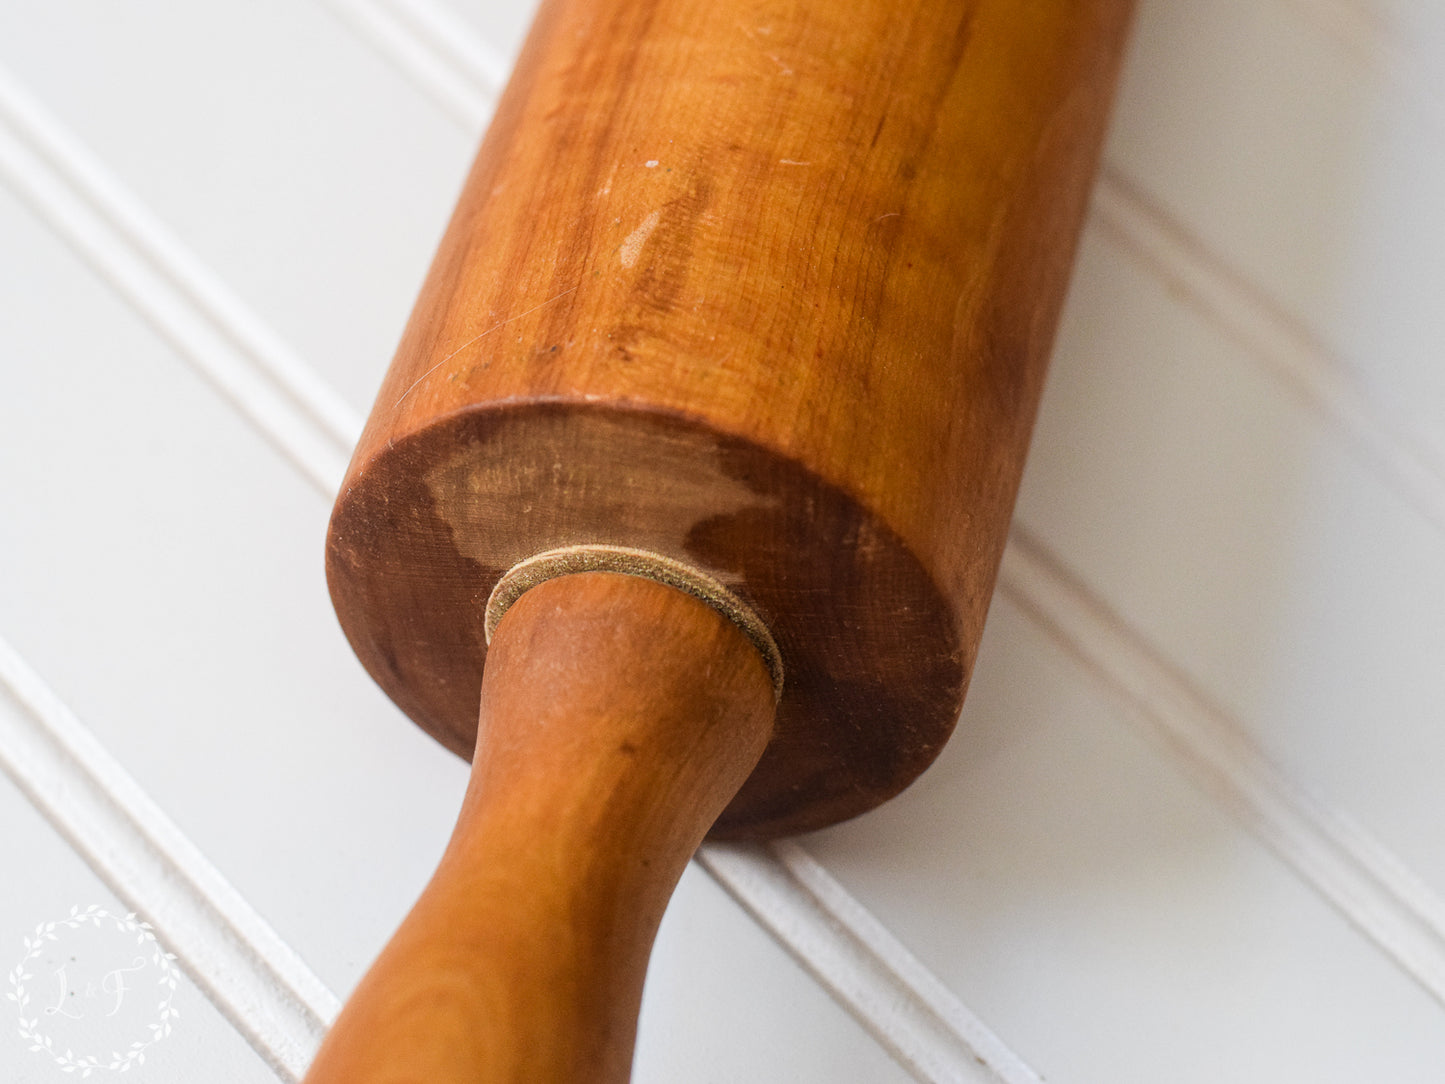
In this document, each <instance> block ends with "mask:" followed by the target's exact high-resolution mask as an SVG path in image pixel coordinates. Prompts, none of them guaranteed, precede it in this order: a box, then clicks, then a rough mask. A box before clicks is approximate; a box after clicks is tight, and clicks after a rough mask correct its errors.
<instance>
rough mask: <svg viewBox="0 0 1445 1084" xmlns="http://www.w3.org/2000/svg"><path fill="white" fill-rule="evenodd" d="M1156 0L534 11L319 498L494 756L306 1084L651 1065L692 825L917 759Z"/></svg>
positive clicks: (389, 665)
mask: <svg viewBox="0 0 1445 1084" xmlns="http://www.w3.org/2000/svg"><path fill="white" fill-rule="evenodd" d="M1130 6H1131V4H1130V2H1129V0H1045V2H1040V3H1034V4H1018V3H1014V2H1012V0H974V2H967V0H910V2H908V3H905V4H901V5H900V4H898V3H895V2H892V0H839V2H835V3H820V4H812V5H801V4H795V3H787V4H784V3H779V2H777V0H723V2H718V0H546V2H544V3H543V5H542V8H541V10H540V12H539V14H538V16H537V19H536V22H535V24H534V26H533V29H532V32H531V34H530V36H529V38H528V40H527V43H526V45H525V47H524V50H523V52H522V55H521V57H520V59H519V61H518V64H517V67H516V71H515V73H514V75H513V78H512V81H511V83H510V84H509V86H508V88H507V90H506V92H505V94H504V95H503V97H502V99H501V102H500V104H499V106H498V109H497V113H496V117H495V119H494V121H493V123H492V126H491V129H490V131H489V132H488V134H487V136H486V139H485V141H484V143H483V145H482V148H481V151H480V153H479V155H478V157H477V160H476V164H475V166H474V167H473V169H472V172H471V175H470V177H469V178H468V180H467V183H466V186H465V189H464V191H463V193H462V196H461V199H460V202H459V204H458V207H457V209H456V212H455V214H454V216H453V218H452V221H451V223H450V225H449V227H448V229H447V232H446V235H445V236H444V238H443V240H442V242H441V246H440V249H439V251H438V253H437V256H436V259H435V261H434V263H433V265H432V268H431V271H430V273H429V275H428V277H427V280H426V282H425V285H424V286H423V289H422V292H421V296H420V299H419V301H418V302H417V305H416V308H415V310H414V312H413V315H412V318H411V321H410V323H409V325H408V327H407V330H406V333H405V335H404V337H403V340H402V343H401V346H400V348H399V350H398V353H397V356H396V359H395V361H394V362H393V364H392V367H391V370H390V372H389V373H388V375H387V378H386V381H385V383H384V384H383V386H382V388H381V392H380V394H379V396H378V398H377V401H376V405H375V407H374V408H373V411H372V413H371V416H370V419H369V421H368V424H367V427H366V430H365V432H364V434H363V435H362V438H361V441H360V444H359V445H358V447H357V449H356V453H355V456H354V458H353V460H352V463H351V467H350V470H349V472H348V474H347V477H346V480H345V482H344V484H343V487H342V490H341V494H340V496H339V497H338V499H337V504H336V508H335V511H334V513H333V517H332V522H331V529H330V534H329V537H328V544H327V574H328V579H329V582H330V586H331V592H332V597H333V600H334V602H335V605H336V609H337V613H338V616H339V617H340V620H341V623H342V626H343V628H344V630H345V632H346V634H347V636H348V638H349V640H350V641H351V644H352V646H353V647H354V648H355V650H356V652H357V654H358V656H359V657H360V659H361V660H362V662H363V663H364V665H365V666H366V668H367V669H368V671H369V672H370V673H371V674H372V676H373V677H374V678H375V679H376V680H377V681H378V682H379V683H380V684H381V686H382V687H383V688H384V689H385V690H386V691H387V693H388V694H389V695H390V696H391V697H392V698H393V699H394V700H395V701H396V702H397V704H399V705H400V706H401V707H402V708H403V709H404V710H405V711H406V712H407V714H408V715H410V716H411V717H412V718H413V719H414V720H415V721H416V722H417V723H419V724H420V725H421V726H422V727H424V728H425V729H426V730H427V731H428V732H430V733H431V734H432V735H434V736H435V737H436V738H437V739H438V740H439V741H441V742H442V743H443V744H444V745H446V746H447V747H448V748H450V749H452V750H454V751H455V752H457V753H458V754H461V755H463V756H468V757H474V759H473V773H472V782H471V786H470V789H469V791H468V795H467V799H466V804H465V807H464V809H463V812H462V817H461V821H460V822H459V824H458V828H457V833H456V835H455V836H454V837H453V840H452V843H451V846H450V847H449V848H448V851H447V854H446V857H445V858H444V860H443V862H442V865H441V868H440V869H439V870H438V873H437V875H436V877H435V878H434V879H433V881H432V883H431V884H430V885H429V886H428V888H427V889H426V891H425V893H424V894H423V896H422V898H421V900H420V901H419V902H418V904H417V906H416V908H415V910H414V911H413V912H412V914H411V915H410V916H409V917H408V919H407V921H406V924H405V925H404V926H403V927H402V930H401V932H400V933H399V934H398V935H397V938H396V940H395V941H393V943H392V945H391V946H390V947H389V948H388V949H387V950H386V952H385V953H384V954H383V956H382V957H381V958H380V960H378V962H377V964H376V966H375V967H374V968H373V969H372V971H371V972H370V973H369V974H368V975H367V977H366V979H364V980H363V982H362V985H361V987H360V988H359V989H358V991H357V993H356V995H355V997H354V998H353V1000H352V1002H351V1003H350V1004H349V1005H348V1007H347V1009H346V1010H345V1011H344V1012H343V1014H342V1017H341V1019H340V1021H339V1022H338V1025H337V1027H336V1028H335V1030H334V1031H333V1033H332V1035H331V1036H330V1037H328V1039H327V1042H326V1043H325V1045H324V1046H323V1048H322V1052H321V1054H320V1056H319V1057H318V1059H317V1062H316V1065H315V1066H314V1068H313V1070H312V1074H311V1076H310V1077H308V1079H309V1080H311V1081H313V1082H314V1084H320V1082H322V1081H340V1080H347V1081H381V1080H404V1079H405V1080H411V1079H417V1080H421V1079H425V1080H428V1081H439V1082H450V1081H457V1082H460V1081H464V1080H468V1081H470V1080H477V1081H487V1082H494V1081H514V1080H515V1081H521V1080H529V1081H542V1080H545V1081H558V1082H562V1081H579V1082H580V1081H583V1080H586V1081H620V1080H625V1079H626V1076H627V1072H628V1066H629V1063H630V1059H631V1049H632V1041H633V1029H634V1027H635V1015H636V1008H637V1004H638V998H639V997H640V991H641V983H642V975H643V973H644V972H645V969H646V959H647V953H648V951H649V949H650V945H651V941H652V936H653V933H654V932H655V929H656V925H657V921H658V919H659V918H660V916H661V913H662V909H663V907H664V905H665V903H666V899H667V896H668V895H669V894H670V892H671V890H672V887H673V885H674V884H675V882H676V880H677V877H678V876H679V875H680V873H681V870H682V868H683V865H684V864H685V862H686V859H687V857H688V856H689V855H690V854H691V853H692V851H693V849H694V848H695V847H696V846H697V844H698V842H700V841H701V839H702V838H703V836H704V835H705V834H706V833H708V832H711V833H712V834H713V835H714V836H716V837H729V838H763V837H767V836H772V835H778V834H781V833H786V832H796V831H804V830H808V829H812V828H817V827H821V826H824V825H827V824H831V823H834V822H836V821H838V820H841V819H844V818H846V817H850V816H853V815H855V814H857V813H860V812H863V811H864V810H867V809H869V808H871V807H873V806H875V805H877V804H879V803H880V802H882V801H885V800H886V799H888V798H889V797H891V796H892V795H894V794H896V793H897V792H898V791H899V790H901V789H902V788H903V787H904V786H906V785H907V784H908V783H909V782H910V781H911V780H912V779H914V778H915V777H916V776H917V775H918V773H919V772H921V771H922V770H923V769H924V768H925V767H927V765H928V764H929V763H930V762H931V761H932V760H933V758H934V757H935V756H936V755H937V753H938V751H939V750H940V749H941V747H942V745H943V743H944V741H945V740H946V739H947V737H948V735H949V733H950V731H951V730H952V728H953V726H954V722H955V720H956V719H957V716H958V711H959V707H960V704H961V702H962V697H963V693H964V689H965V686H966V684H967V678H968V674H969V671H970V667H971V665H972V660H973V656H974V652H975V650H976V647H977V644H978V639H979V636H980V634H981V631H982V625H983V619H984V614H985V611H986V609H987V605H988V600H989V597H990V594H991V592H992V587H993V580H994V576H995V574H996V571H997V566H998V562H999V559H1000V556H1001V553H1002V549H1003V544H1004V540H1005V537H1006V533H1007V525H1008V518H1009V514H1010V512H1011V509H1012V504H1013V500H1014V496H1015V493H1016V490H1017V487H1018V481H1019V476H1020V473H1021V470H1022V463H1023V458H1024V454H1025V451H1026V446H1027V441H1028V435H1029V430H1030V428H1031V426H1032V423H1033V417H1034V413H1035V410H1036V406H1037V402H1038V397H1039V393H1040V390H1041V386H1042V380H1043V374H1044V367H1045V363H1046V360H1047V356H1048V352H1049V349H1050V346H1051V341H1052V336H1053V332H1054V327H1055V324H1056V321H1057V317H1058V312H1059V309H1060V306H1061V304H1062V300H1063V295H1064V290H1065V286H1066V283H1067V274H1068V269H1069V266H1070V264H1071V262H1072V256H1073V251H1074V246H1075V244H1076V241H1077V235H1078V231H1079V225H1080V222H1081V219H1082V216H1083V211H1084V207H1085V203H1086V200H1087V196H1088V189H1089V184H1090V181H1091V178H1092V174H1093V170H1094V167H1095V164H1096V160H1097V156H1098V151H1099V145H1100V142H1101V137H1102V133H1103V129H1104V124H1105V120H1106V114H1107V108H1108V102H1109V98H1110V94H1111V91H1112V86H1113V82H1114V78H1115V74H1116V69H1117V65H1118V61H1119V56H1120V52H1121V49H1122V43H1123V39H1124V34H1125V29H1126V26H1127V21H1128V16H1129V9H1130ZM479 704H480V713H479V711H478V705H479Z"/></svg>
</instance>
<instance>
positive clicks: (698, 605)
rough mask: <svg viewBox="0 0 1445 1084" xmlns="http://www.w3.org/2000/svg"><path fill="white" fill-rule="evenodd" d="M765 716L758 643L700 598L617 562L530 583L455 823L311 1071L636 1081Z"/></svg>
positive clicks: (486, 689)
mask: <svg viewBox="0 0 1445 1084" xmlns="http://www.w3.org/2000/svg"><path fill="white" fill-rule="evenodd" d="M772 719H773V686H772V680H771V678H770V677H769V675H768V671H767V668H766V667H765V666H764V664H763V661H762V658H761V656H760V655H759V654H758V653H757V650H756V649H755V648H754V647H753V645H752V643H751V642H750V641H749V640H748V639H747V638H746V636H744V635H743V633H742V632H741V630H740V629H738V627H737V626H736V625H734V624H732V623H731V622H730V621H728V620H727V619H726V618H724V617H722V616H721V615H720V614H718V613H717V612H716V611H715V610H713V609H712V608H711V607H709V606H708V605H706V604H705V603H703V602H700V601H698V600H697V599H695V598H693V597H692V596H690V595H686V594H684V593H683V592H681V591H678V590H676V589H675V588H672V587H667V586H665V585H663V584H659V583H654V582H652V581H651V580H646V579H641V578H639V577H636V576H627V575H619V574H617V573H610V572H584V573H577V574H574V575H569V576H563V577H560V578H558V579H555V580H549V581H548V582H546V583H544V584H541V585H539V586H537V587H534V588H532V589H531V590H530V591H528V592H527V593H526V594H524V595H523V596H522V597H521V598H520V599H519V600H518V601H517V603H516V604H515V605H514V606H513V607H512V608H511V609H510V610H508V611H507V614H506V616H504V617H503V618H502V620H501V622H500V623H499V625H498V626H497V634H496V637H495V638H494V639H493V641H492V648H491V654H490V658H489V660H488V663H487V673H486V679H485V681H484V682H483V684H482V699H481V714H480V723H479V740H478V744H477V755H476V757H475V759H474V760H473V763H472V778H471V784H470V786H469V788H468V791H467V797H466V802H465V804H464V805H463V808H462V815H461V818H460V820H459V821H458V823H457V829H456V833H455V834H454V835H453V837H452V840H451V843H450V845H449V846H448V848H447V851H446V854H445V856H444V857H443V859H442V862H441V865H440V867H439V868H438V870H437V873H436V876H435V877H434V878H433V879H432V882H431V883H430V884H429V885H428V886H427V889H426V891H425V892H424V893H423V895H422V897H421V899H420V900H419V901H418V903H417V905H416V906H415V908H413V910H412V912H411V914H410V915H409V916H408V918H407V920H406V922H405V924H403V926H402V928H401V929H400V931H398V933H397V935H396V937H395V938H394V939H393V940H392V942H391V944H390V945H389V946H388V947H387V949H386V951H385V952H384V953H383V954H382V956H381V957H380V959H378V961H377V962H376V964H375V965H374V966H373V967H372V969H371V971H370V972H369V973H368V974H367V976H366V977H365V978H364V979H363V980H362V982H361V985H360V986H359V987H358V988H357V991H356V993H355V994H354V995H353V996H352V999H351V1000H350V1001H349V1002H348V1003H347V1007H346V1009H345V1010H344V1011H343V1012H342V1015H341V1017H340V1018H339V1019H338V1021H337V1023H336V1025H335V1027H334V1028H333V1029H332V1031H331V1033H330V1034H329V1035H328V1037H327V1039H326V1042H325V1043H324V1044H323V1046H322V1049H321V1052H320V1054H319V1055H318V1056H317V1060H316V1062H315V1064H314V1065H313V1067H312V1069H311V1072H310V1074H309V1075H308V1076H307V1078H306V1079H307V1081H308V1084H323V1082H333V1081H334V1082H338V1084H339V1082H342V1081H345V1082H347V1084H368V1082H376V1084H379V1082H382V1081H427V1082H429V1084H431V1082H434V1084H462V1082H468V1084H499V1082H502V1081H508V1082H518V1084H520V1082H522V1081H546V1082H553V1084H561V1082H576V1084H582V1082H584V1081H586V1082H589V1084H590V1082H597V1084H607V1082H616V1081H624V1080H626V1079H627V1076H628V1072H629V1069H630V1066H631V1062H632V1046H633V1039H634V1034H635V1029H636V1021H637V1010H638V1006H639V1004H640V1001H641V997H642V981H643V977H644V975H645V974H646V970H647V958H648V954H649V952H650V950H651V947H652V941H653V937H654V935H655V934H656V932H657V925H658V923H659V922H660V921H661V919H662V912H663V909H664V908H665V907H666V905H667V900H668V897H669V896H671V894H672V890H673V887H674V886H675V885H676V883H677V879H678V877H680V876H681V874H682V870H683V867H684V866H685V865H686V864H687V860H688V859H689V858H690V857H691V856H692V853H693V851H694V850H696V849H697V846H698V844H699V843H701V842H702V838H703V835H704V833H706V831H707V830H708V828H709V827H710V826H711V825H712V823H713V821H714V819H715V818H716V817H717V815H718V813H719V812H721V810H722V808H723V806H724V805H726V804H727V802H728V801H729V800H731V798H732V796H733V794H734V793H735V792H736V790H737V788H738V786H739V785H741V783H742V781H743V780H744V779H745V778H746V777H747V775H748V773H749V772H750V771H751V770H752V768H753V766H754V764H756V763H757V760H758V757H759V756H760V755H761V753H762V750H763V747H764V745H765V744H766V743H767V740H768V736H769V734H770V731H771V724H772Z"/></svg>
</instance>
